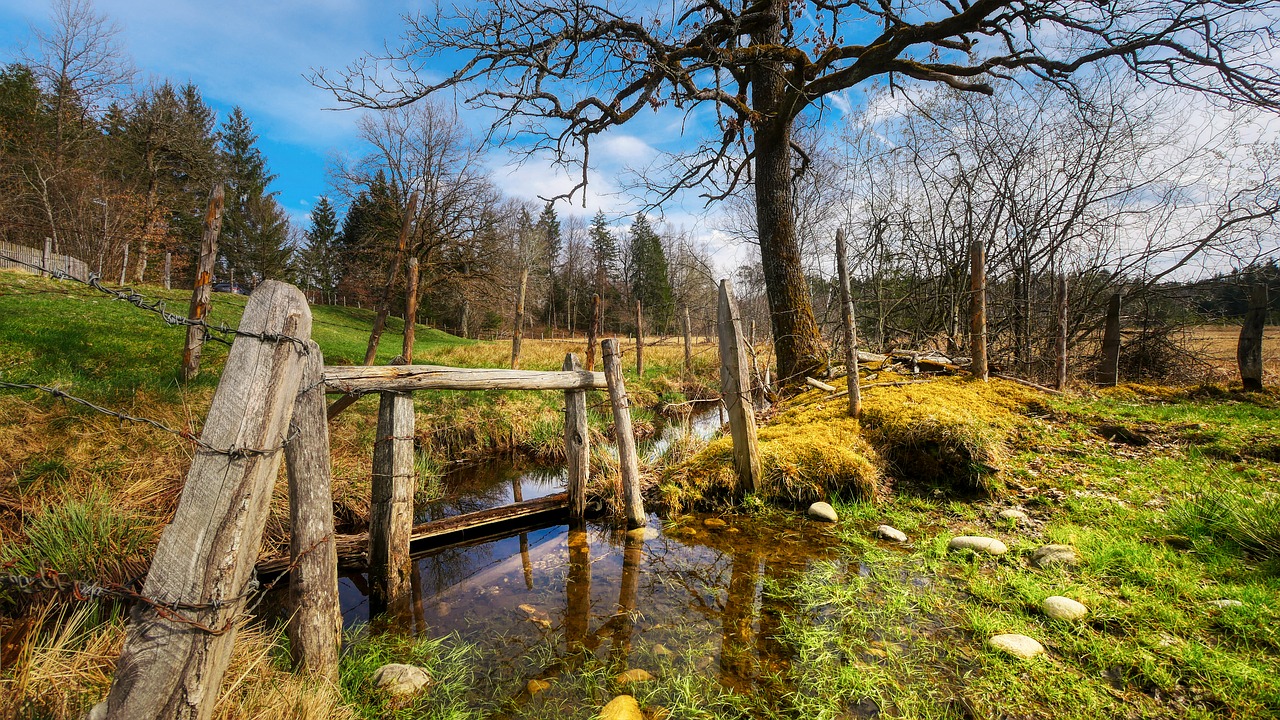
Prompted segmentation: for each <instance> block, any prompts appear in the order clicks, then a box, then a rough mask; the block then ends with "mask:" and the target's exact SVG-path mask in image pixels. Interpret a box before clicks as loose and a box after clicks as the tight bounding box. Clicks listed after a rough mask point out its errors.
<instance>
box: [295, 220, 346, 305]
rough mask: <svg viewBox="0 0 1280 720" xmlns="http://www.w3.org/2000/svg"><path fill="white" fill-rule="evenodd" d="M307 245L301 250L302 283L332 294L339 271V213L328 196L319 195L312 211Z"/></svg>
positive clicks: (336, 283)
mask: <svg viewBox="0 0 1280 720" xmlns="http://www.w3.org/2000/svg"><path fill="white" fill-rule="evenodd" d="M306 237H307V247H306V248H305V249H304V250H303V253H302V270H303V276H302V280H303V284H304V285H305V286H306V287H307V288H308V289H311V290H319V291H320V292H321V293H324V294H332V293H333V292H334V291H335V290H336V289H337V286H338V278H339V276H340V273H341V265H340V263H339V251H338V215H337V212H335V211H334V208H333V203H331V202H329V198H328V197H326V196H324V195H321V196H320V199H319V200H318V201H316V206H315V209H313V210H312V211H311V227H310V228H309V229H308V230H307V235H306Z"/></svg>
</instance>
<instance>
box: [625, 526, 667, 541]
mask: <svg viewBox="0 0 1280 720" xmlns="http://www.w3.org/2000/svg"><path fill="white" fill-rule="evenodd" d="M658 535H659V533H658V531H657V530H655V529H654V528H651V527H642V528H636V529H634V530H628V531H627V537H629V538H634V539H637V540H653V539H655V538H657V537H658Z"/></svg>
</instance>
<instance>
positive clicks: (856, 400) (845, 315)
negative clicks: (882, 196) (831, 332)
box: [836, 228, 862, 418]
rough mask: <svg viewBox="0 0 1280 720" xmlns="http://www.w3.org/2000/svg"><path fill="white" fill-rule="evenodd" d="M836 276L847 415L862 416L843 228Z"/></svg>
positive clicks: (838, 237) (839, 231) (838, 239)
mask: <svg viewBox="0 0 1280 720" xmlns="http://www.w3.org/2000/svg"><path fill="white" fill-rule="evenodd" d="M836 274H837V275H839V276H840V324H841V327H842V329H843V330H844V372H845V375H846V377H847V378H848V380H849V389H848V390H847V391H846V392H847V393H848V395H849V414H850V415H852V416H853V417H855V418H856V417H861V416H862V391H861V388H859V387H858V383H859V381H860V378H859V376H858V327H857V326H856V325H855V324H854V314H853V295H852V292H851V290H850V288H849V263H848V261H847V260H846V259H845V248H844V228H837V229H836Z"/></svg>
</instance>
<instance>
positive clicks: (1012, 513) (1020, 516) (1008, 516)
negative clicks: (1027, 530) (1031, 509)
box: [1000, 508, 1030, 522]
mask: <svg viewBox="0 0 1280 720" xmlns="http://www.w3.org/2000/svg"><path fill="white" fill-rule="evenodd" d="M1000 517H1002V518H1004V519H1005V520H1016V521H1017V522H1022V521H1023V520H1028V519H1030V516H1029V515H1027V514H1026V513H1024V512H1022V511H1021V510H1015V509H1013V508H1008V509H1005V510H1001V511H1000Z"/></svg>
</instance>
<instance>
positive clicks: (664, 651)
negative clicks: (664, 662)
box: [653, 643, 675, 657]
mask: <svg viewBox="0 0 1280 720" xmlns="http://www.w3.org/2000/svg"><path fill="white" fill-rule="evenodd" d="M653 654H654V655H655V656H657V657H672V656H674V655H675V653H673V652H671V648H669V647H667V646H666V645H663V644H662V643H658V644H657V645H654V646H653Z"/></svg>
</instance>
